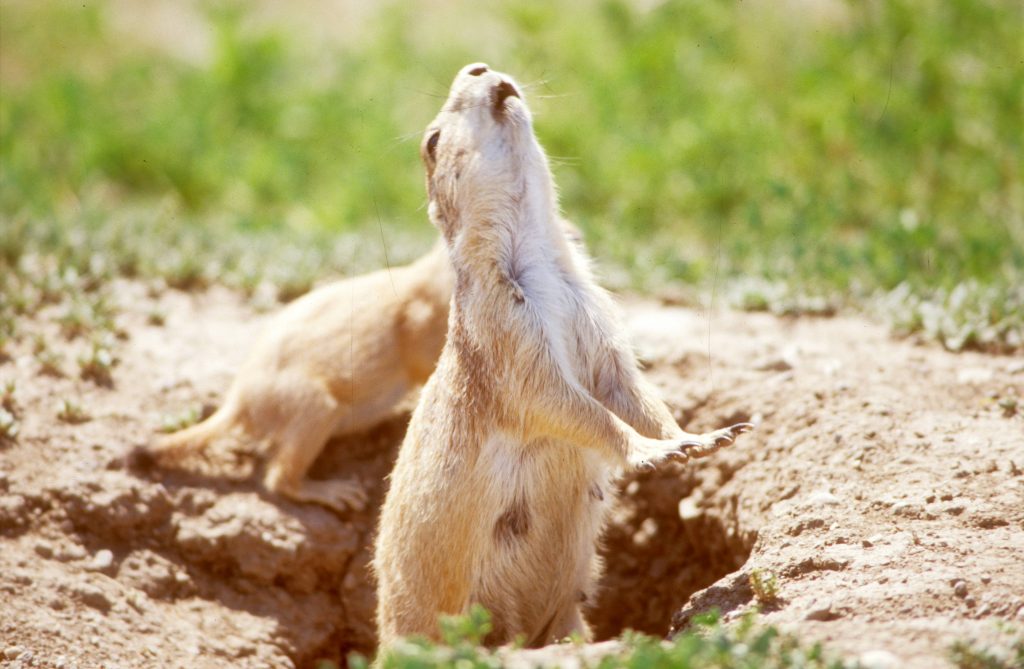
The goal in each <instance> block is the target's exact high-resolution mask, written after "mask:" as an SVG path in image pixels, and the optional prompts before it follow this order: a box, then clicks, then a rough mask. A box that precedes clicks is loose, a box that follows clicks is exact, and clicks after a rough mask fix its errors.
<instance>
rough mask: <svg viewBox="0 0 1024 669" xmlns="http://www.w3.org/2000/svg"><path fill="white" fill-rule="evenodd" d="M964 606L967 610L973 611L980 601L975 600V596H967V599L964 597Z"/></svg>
mask: <svg viewBox="0 0 1024 669" xmlns="http://www.w3.org/2000/svg"><path fill="white" fill-rule="evenodd" d="M964 604H966V605H967V608H969V609H973V608H974V607H975V606H977V605H978V600H976V599H975V598H974V595H967V596H966V597H964Z"/></svg>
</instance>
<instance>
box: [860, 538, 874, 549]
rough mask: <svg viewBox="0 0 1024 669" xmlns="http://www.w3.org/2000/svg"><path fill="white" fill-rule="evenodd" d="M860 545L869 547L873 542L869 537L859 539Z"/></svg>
mask: <svg viewBox="0 0 1024 669" xmlns="http://www.w3.org/2000/svg"><path fill="white" fill-rule="evenodd" d="M860 545H861V546H863V547H864V548H871V547H872V546H874V545H875V544H874V542H873V541H871V539H861V542H860Z"/></svg>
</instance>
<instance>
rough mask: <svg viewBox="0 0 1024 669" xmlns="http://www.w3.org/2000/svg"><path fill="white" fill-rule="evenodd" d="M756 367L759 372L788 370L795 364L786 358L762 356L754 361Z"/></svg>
mask: <svg viewBox="0 0 1024 669" xmlns="http://www.w3.org/2000/svg"><path fill="white" fill-rule="evenodd" d="M754 369H756V370H757V371H759V372H788V371H789V370H791V369H793V365H792V364H791V363H790V362H789V361H788V360H786V359H785V358H762V359H761V360H758V361H757V362H755V363H754Z"/></svg>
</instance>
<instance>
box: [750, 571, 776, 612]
mask: <svg viewBox="0 0 1024 669" xmlns="http://www.w3.org/2000/svg"><path fill="white" fill-rule="evenodd" d="M750 589H751V590H753V591H754V598H755V599H756V600H757V602H758V603H759V604H761V605H762V606H766V607H767V606H772V605H774V604H776V603H778V601H779V583H778V580H777V579H776V577H775V574H774V573H772V572H770V571H767V570H764V569H751V570H750Z"/></svg>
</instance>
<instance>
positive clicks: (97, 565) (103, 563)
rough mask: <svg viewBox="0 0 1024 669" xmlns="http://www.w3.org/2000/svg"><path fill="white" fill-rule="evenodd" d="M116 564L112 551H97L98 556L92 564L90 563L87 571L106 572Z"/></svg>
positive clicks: (93, 559) (95, 556)
mask: <svg viewBox="0 0 1024 669" xmlns="http://www.w3.org/2000/svg"><path fill="white" fill-rule="evenodd" d="M113 564H114V554H113V552H111V551H110V550H108V549H106V548H104V549H102V550H99V551H96V555H94V556H93V558H92V562H90V563H89V564H88V565H87V566H86V569H88V570H89V571H106V570H108V569H110V567H111V565H113Z"/></svg>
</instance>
